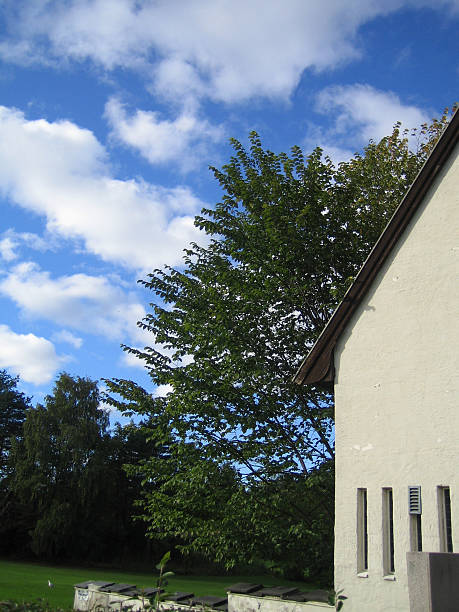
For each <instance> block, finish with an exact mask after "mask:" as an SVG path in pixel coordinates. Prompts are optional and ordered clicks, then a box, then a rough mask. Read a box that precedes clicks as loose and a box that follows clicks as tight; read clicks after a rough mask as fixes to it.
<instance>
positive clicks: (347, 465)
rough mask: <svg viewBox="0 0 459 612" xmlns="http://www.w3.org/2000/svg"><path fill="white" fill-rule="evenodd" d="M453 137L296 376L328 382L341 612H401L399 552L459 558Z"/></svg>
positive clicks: (458, 218)
mask: <svg viewBox="0 0 459 612" xmlns="http://www.w3.org/2000/svg"><path fill="white" fill-rule="evenodd" d="M458 139H459V112H456V114H455V116H454V117H453V118H452V119H451V121H450V123H449V125H448V127H447V129H446V130H445V131H444V132H443V135H442V136H441V138H440V140H439V141H438V143H437V145H436V147H435V148H434V150H433V151H432V153H431V155H430V157H429V159H428V160H427V162H426V163H425V165H424V167H423V169H422V170H421V172H420V174H419V175H418V177H417V179H416V180H415V182H414V183H413V185H412V186H411V188H410V190H409V191H408V193H407V194H406V196H405V198H404V199H403V201H402V202H401V203H400V205H399V207H398V208H397V210H396V212H395V214H394V216H393V217H392V219H391V221H390V222H389V224H388V226H387V227H386V229H385V231H384V232H383V234H382V235H381V237H380V239H379V241H378V242H377V244H376V245H375V247H374V249H373V250H372V252H371V254H370V255H369V257H368V259H367V260H366V262H365V264H364V266H363V267H362V269H361V270H360V272H359V274H358V276H357V277H356V279H355V281H354V283H353V285H352V286H351V287H350V289H349V290H348V292H347V294H346V296H345V298H344V300H343V301H342V303H341V304H340V305H339V307H338V308H337V310H336V311H335V313H334V314H333V316H332V318H331V319H330V321H329V323H328V324H327V327H326V328H325V329H324V331H323V333H322V335H321V336H320V338H319V339H318V341H317V342H316V344H315V346H314V347H313V349H312V350H311V352H310V353H309V355H308V357H307V358H306V359H305V361H304V362H303V364H302V365H301V367H300V369H299V371H298V373H297V374H296V377H295V380H296V382H298V383H299V384H312V385H314V384H324V383H329V384H333V385H334V393H335V412H336V414H335V420H336V433H335V435H336V522H335V588H337V589H343V592H344V594H345V595H347V596H348V598H349V599H348V600H347V601H346V603H345V607H344V609H345V611H346V612H365V611H367V610H371V611H372V612H379V611H380V612H383V611H384V612H390V611H393V612H404V611H408V610H410V598H409V588H408V571H407V567H408V566H407V552H409V551H421V550H422V551H429V552H446V553H451V552H456V553H457V552H459V157H458V152H459V144H458ZM439 557H440V556H438V558H439ZM417 558H419V557H417ZM449 558H453V556H451V557H449ZM456 580H457V583H458V584H459V575H457V577H456ZM455 605H456V606H457V607H456V608H451V609H455V610H459V600H458V601H457V602H456V603H455ZM412 609H413V608H412ZM426 609H427V608H426ZM429 609H433V608H429ZM444 609H446V608H444ZM448 609H449V608H448Z"/></svg>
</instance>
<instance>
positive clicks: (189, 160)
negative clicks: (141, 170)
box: [105, 98, 224, 171]
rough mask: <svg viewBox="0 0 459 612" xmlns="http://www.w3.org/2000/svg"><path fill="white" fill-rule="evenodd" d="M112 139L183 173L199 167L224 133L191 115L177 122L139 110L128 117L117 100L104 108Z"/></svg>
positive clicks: (181, 117) (189, 112)
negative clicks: (210, 148) (178, 167)
mask: <svg viewBox="0 0 459 612" xmlns="http://www.w3.org/2000/svg"><path fill="white" fill-rule="evenodd" d="M105 115H106V117H107V119H108V121H109V123H110V126H111V129H112V132H111V133H112V137H114V138H115V139H116V140H118V141H120V142H122V143H123V144H125V145H128V146H129V147H132V148H133V149H135V150H137V151H138V152H139V153H140V154H141V155H142V156H143V157H144V158H145V159H146V160H147V161H149V162H150V163H151V164H165V163H170V162H177V163H178V164H179V166H180V167H181V169H182V170H183V171H189V170H191V169H193V168H195V167H196V165H197V164H198V162H199V160H200V159H202V158H203V157H204V156H205V155H206V154H208V151H209V145H210V144H211V143H217V142H220V141H221V140H222V139H223V136H224V131H223V129H222V128H221V127H218V126H213V125H212V124H210V123H209V121H207V120H205V119H199V118H198V117H197V116H196V115H195V113H193V112H191V111H183V112H182V113H181V114H180V115H179V116H178V117H177V118H176V119H174V120H172V121H170V120H167V119H161V117H160V115H159V113H157V112H153V111H143V110H137V111H136V112H135V113H134V114H132V115H128V113H127V111H126V109H125V107H124V106H123V105H122V104H121V102H120V101H119V100H118V99H116V98H111V99H110V100H109V101H108V102H107V104H106V106H105Z"/></svg>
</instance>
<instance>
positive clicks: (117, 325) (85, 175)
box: [0, 0, 459, 401]
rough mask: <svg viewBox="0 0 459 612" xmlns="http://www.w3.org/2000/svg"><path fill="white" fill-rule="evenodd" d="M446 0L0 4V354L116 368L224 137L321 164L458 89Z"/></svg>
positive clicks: (6, 0)
mask: <svg viewBox="0 0 459 612" xmlns="http://www.w3.org/2000/svg"><path fill="white" fill-rule="evenodd" d="M458 25H459V0H411V1H409V0H346V1H344V0H321V1H316V0H284V1H283V2H280V1H278V0H244V1H241V0H190V1H185V0H151V1H148V0H145V1H142V0H139V1H134V0H69V1H66V0H60V1H58V2H54V1H47V0H25V1H21V0H3V2H2V3H1V4H0V134H1V138H0V206H1V217H0V219H1V221H0V313H1V318H0V368H6V369H7V370H8V371H9V372H10V373H11V374H14V375H16V374H18V375H19V376H20V377H21V389H23V390H24V391H26V392H27V393H28V394H29V395H32V396H33V398H34V401H41V400H42V399H43V397H44V395H45V394H46V393H48V392H49V391H50V389H51V388H52V384H53V381H54V379H55V377H56V376H57V374H58V373H59V372H60V371H62V370H65V371H68V372H69V373H71V374H75V375H80V376H89V377H91V378H94V379H101V378H110V377H121V378H130V379H133V380H136V381H137V382H139V383H140V384H142V385H143V386H145V387H146V388H148V389H149V390H151V391H152V392H153V393H163V392H165V391H166V390H165V389H154V388H153V387H152V386H151V384H150V382H149V379H148V376H147V375H146V372H145V370H144V368H143V366H142V364H141V363H140V362H139V361H138V360H135V359H132V358H130V357H129V356H128V355H126V354H125V353H123V352H122V351H121V349H120V344H121V343H125V344H127V345H130V346H137V347H143V346H145V345H150V346H152V345H153V344H154V338H153V337H151V336H148V335H145V333H144V332H142V331H141V330H140V329H139V328H138V327H137V326H136V321H137V320H139V319H141V318H142V317H143V316H144V315H145V314H146V312H147V311H148V310H149V303H150V302H151V301H152V300H154V296H153V295H152V294H150V293H149V292H147V291H146V290H145V289H142V288H141V287H140V286H138V285H137V284H136V280H137V279H139V278H145V277H146V274H148V273H149V272H151V271H152V270H153V269H154V268H159V267H162V266H163V265H165V264H169V265H173V266H180V265H181V257H182V249H183V248H185V247H186V246H187V244H188V243H189V242H190V241H191V240H196V241H202V240H203V237H202V236H199V234H198V232H197V230H196V229H195V228H194V226H193V217H194V215H195V214H196V213H198V212H199V211H200V209H201V207H202V206H204V205H205V206H211V205H212V204H213V203H215V202H216V201H218V199H219V198H220V197H221V193H220V192H219V189H218V187H217V185H216V184H215V181H214V179H213V178H212V175H211V173H210V172H209V170H208V166H209V165H210V164H211V165H215V166H220V165H222V164H224V163H225V162H226V161H227V160H228V159H229V156H230V155H231V148H230V146H229V145H228V139H229V138H230V137H235V138H237V139H239V140H241V141H242V142H246V141H247V135H248V133H249V132H250V131H251V130H253V129H255V130H256V131H258V132H259V134H260V136H261V138H262V141H263V143H264V145H265V146H266V147H268V148H271V149H272V150H275V151H281V150H283V151H287V150H289V149H290V147H291V146H293V145H300V146H302V147H303V148H304V150H305V152H308V151H310V150H311V149H312V148H314V147H315V146H316V145H320V146H322V147H323V148H324V150H325V151H326V152H327V153H328V154H330V156H331V157H332V159H334V160H335V161H336V162H339V161H340V160H342V159H346V158H348V157H349V156H350V155H351V154H352V153H353V152H355V151H358V150H361V149H362V147H363V146H364V145H365V144H366V143H367V142H368V140H369V139H370V138H373V139H375V140H377V139H379V138H381V137H382V136H384V135H386V134H388V133H390V131H391V126H392V125H393V124H394V122H395V121H398V120H400V121H402V122H403V124H404V125H405V126H406V127H414V126H418V125H419V124H421V123H422V122H424V121H429V119H430V118H431V117H433V116H439V115H440V114H441V111H442V110H443V108H444V107H445V106H450V105H451V104H452V103H454V102H455V101H456V100H457V97H458V88H457V83H458V78H459V59H458V58H459V53H458V50H459V49H458V47H459V45H458V39H459V37H458Z"/></svg>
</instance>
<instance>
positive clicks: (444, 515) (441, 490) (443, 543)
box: [437, 487, 453, 552]
mask: <svg viewBox="0 0 459 612" xmlns="http://www.w3.org/2000/svg"><path fill="white" fill-rule="evenodd" d="M437 499H438V523H439V528H440V551H441V552H453V531H452V526H451V494H450V489H449V487H438V490H437Z"/></svg>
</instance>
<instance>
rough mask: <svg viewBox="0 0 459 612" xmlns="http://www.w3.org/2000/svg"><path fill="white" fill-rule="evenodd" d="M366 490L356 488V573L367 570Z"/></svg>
mask: <svg viewBox="0 0 459 612" xmlns="http://www.w3.org/2000/svg"><path fill="white" fill-rule="evenodd" d="M367 500H368V497H367V490H366V489H357V573H362V572H366V571H367V570H368V509H367V503H368V501H367Z"/></svg>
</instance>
